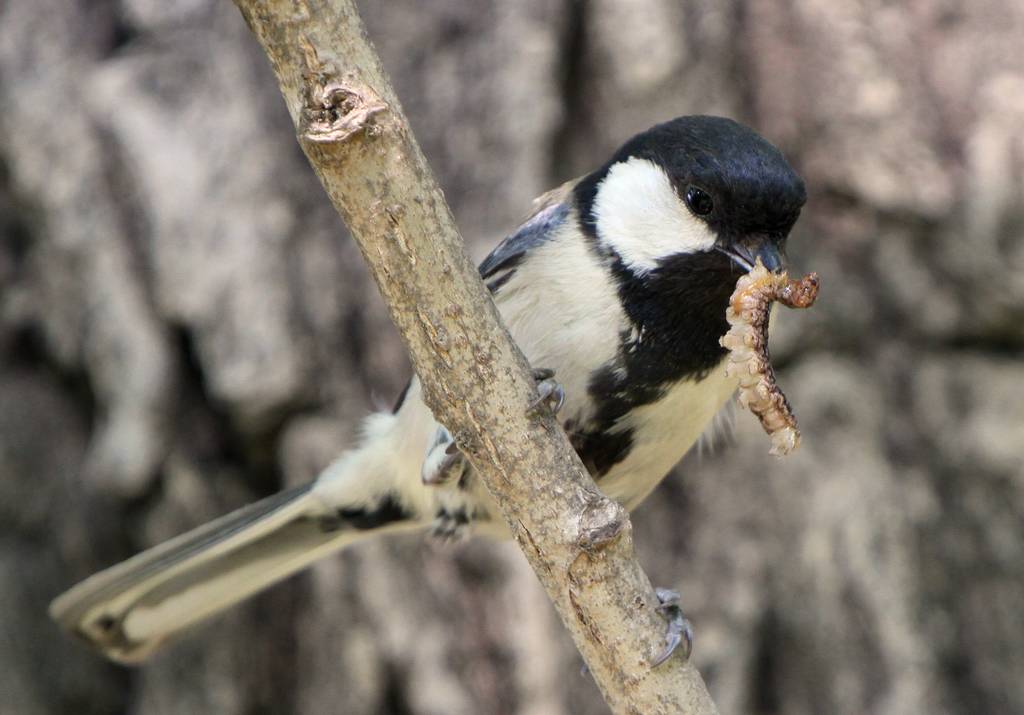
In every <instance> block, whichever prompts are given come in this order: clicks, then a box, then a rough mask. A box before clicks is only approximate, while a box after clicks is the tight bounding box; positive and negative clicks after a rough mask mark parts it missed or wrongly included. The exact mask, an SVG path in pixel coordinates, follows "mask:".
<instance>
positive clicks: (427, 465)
mask: <svg viewBox="0 0 1024 715" xmlns="http://www.w3.org/2000/svg"><path fill="white" fill-rule="evenodd" d="M465 470H466V458H465V457H464V456H463V454H462V452H460V451H459V447H458V445H457V444H455V440H454V439H453V438H452V434H451V432H449V431H448V430H446V429H445V428H444V427H438V429H437V434H436V435H435V437H434V443H433V445H432V446H431V447H430V449H429V450H427V456H426V458H425V459H424V460H423V467H422V468H421V469H420V478H421V479H422V480H423V483H424V484H426V485H428V486H439V485H441V484H448V483H449V482H452V481H455V480H458V479H461V478H462V474H463V472H465Z"/></svg>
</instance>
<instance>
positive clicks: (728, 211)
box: [576, 116, 807, 272]
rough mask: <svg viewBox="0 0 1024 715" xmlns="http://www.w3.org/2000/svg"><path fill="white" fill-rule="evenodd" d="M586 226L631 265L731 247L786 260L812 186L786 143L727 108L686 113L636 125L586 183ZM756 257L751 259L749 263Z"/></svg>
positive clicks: (645, 266) (776, 261)
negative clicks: (710, 113)
mask: <svg viewBox="0 0 1024 715" xmlns="http://www.w3.org/2000/svg"><path fill="white" fill-rule="evenodd" d="M576 195H577V200H578V202H579V205H580V209H581V211H580V213H581V218H582V220H583V223H584V227H585V229H586V230H588V231H589V232H590V233H591V234H592V235H593V237H594V238H596V239H598V241H599V242H600V244H601V245H602V246H603V247H605V248H606V249H608V250H610V251H612V252H614V253H616V254H617V255H619V256H620V257H621V258H622V259H623V262H624V263H625V264H626V265H627V267H631V268H633V269H635V270H636V271H637V272H644V271H649V270H651V269H653V268H654V267H655V265H656V264H658V263H660V262H662V261H664V260H665V259H668V258H670V257H671V256H673V255H675V254H679V253H697V252H701V251H707V250H716V251H724V252H726V253H728V254H731V255H732V258H733V259H734V261H735V262H736V263H737V264H739V265H741V266H744V267H746V268H749V267H750V265H752V264H753V261H754V259H755V258H756V257H758V256H760V257H761V258H762V260H763V262H764V263H765V266H766V267H768V268H769V269H777V268H780V267H781V266H782V254H783V251H784V248H785V240H786V237H787V236H788V235H789V231H790V229H791V228H792V227H793V224H794V223H795V222H796V219H797V217H798V216H799V215H800V209H801V207H802V206H803V204H804V202H805V200H806V198H807V194H806V191H805V190H804V182H803V180H801V178H800V177H799V176H798V175H797V173H796V172H795V171H793V169H792V168H791V167H790V166H789V164H788V163H787V162H786V160H785V158H784V157H783V156H782V153H781V152H780V151H779V150H778V149H776V148H775V147H774V146H772V145H771V144H770V143H768V142H767V141H766V140H764V139H763V138H761V137H760V136H759V135H757V134H756V133H754V132H753V131H752V130H750V129H748V128H747V127H744V126H743V125H742V124H739V123H737V122H734V121H733V120H731V119H725V118H723V117H707V116H695V117H679V118H678V119H673V120H672V121H669V122H665V123H664V124H658V125H657V126H654V127H652V128H651V129H648V130H647V131H646V132H643V133H641V134H638V135H636V136H635V137H633V138H632V139H630V140H629V141H628V142H626V143H625V144H624V145H623V146H622V148H620V149H619V150H618V151H617V152H616V153H615V155H614V156H612V158H611V159H610V160H609V161H608V163H607V164H605V165H604V166H603V167H601V168H600V169H598V170H597V171H596V172H594V173H593V174H591V175H590V176H588V177H586V178H585V179H584V180H583V181H581V182H580V184H579V185H578V186H577V189H576ZM744 264H747V265H744Z"/></svg>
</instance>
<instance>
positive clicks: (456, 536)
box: [430, 509, 469, 542]
mask: <svg viewBox="0 0 1024 715" xmlns="http://www.w3.org/2000/svg"><path fill="white" fill-rule="evenodd" d="M430 535H431V536H433V537H434V538H435V539H439V540H441V541H445V542H454V541H461V540H462V539H464V538H466V536H468V535H469V515H468V514H466V511H465V510H464V509H456V510H454V511H447V510H441V511H440V512H438V514H437V518H436V519H434V524H433V526H432V527H431V529H430Z"/></svg>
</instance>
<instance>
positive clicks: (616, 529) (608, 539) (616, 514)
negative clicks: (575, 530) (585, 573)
mask: <svg viewBox="0 0 1024 715" xmlns="http://www.w3.org/2000/svg"><path fill="white" fill-rule="evenodd" d="M627 529H629V514H627V513H626V510H625V509H624V508H623V507H622V505H621V504H619V503H618V502H616V501H612V500H611V499H608V498H607V497H596V498H594V499H592V500H591V501H590V502H588V503H587V505H586V506H585V507H583V512H582V513H581V514H580V520H579V535H578V536H577V539H576V544H577V545H578V546H579V547H580V548H581V549H583V550H584V551H587V552H593V551H598V550H600V549H604V548H607V547H608V546H610V545H612V544H613V543H614V542H615V541H617V540H618V539H619V538H620V537H621V536H622V534H623V533H625V532H626V530H627Z"/></svg>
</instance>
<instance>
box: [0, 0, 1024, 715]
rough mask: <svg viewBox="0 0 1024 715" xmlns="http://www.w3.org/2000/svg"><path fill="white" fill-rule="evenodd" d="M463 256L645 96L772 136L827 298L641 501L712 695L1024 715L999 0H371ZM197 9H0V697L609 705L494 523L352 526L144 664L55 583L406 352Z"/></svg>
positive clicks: (125, 543) (283, 127) (50, 702)
mask: <svg viewBox="0 0 1024 715" xmlns="http://www.w3.org/2000/svg"><path fill="white" fill-rule="evenodd" d="M362 10H363V13H364V17H365V19H366V21H367V24H368V26H369V31H370V34H371V35H372V36H373V37H374V38H375V39H376V41H377V44H378V49H379V50H380V51H381V54H382V56H383V59H384V65H385V68H386V69H387V70H388V72H389V73H390V74H391V76H392V77H393V79H394V81H395V83H396V89H397V92H398V94H399V96H401V97H402V100H403V105H404V108H405V110H406V112H407V114H408V115H409V117H410V120H411V122H412V125H413V129H414V130H415V132H416V135H417V137H418V138H419V139H420V141H421V143H422V145H423V149H424V153H425V154H426V156H427V158H428V159H429V161H430V163H431V165H432V166H433V167H434V168H435V170H437V172H438V174H439V180H440V183H441V185H442V186H443V187H444V188H445V191H446V195H447V197H448V199H449V201H450V203H451V204H452V207H453V210H454V213H455V216H456V218H457V220H458V223H459V225H460V227H461V228H462V229H463V232H464V234H465V235H466V236H467V237H468V238H469V239H470V240H471V241H472V242H473V243H472V246H471V249H472V251H473V252H474V254H475V255H476V256H478V257H479V256H482V255H483V254H484V253H485V252H486V250H487V248H488V247H489V246H491V245H493V244H494V242H495V241H497V240H498V239H499V238H500V237H501V235H502V233H503V232H504V231H506V230H508V229H509V228H510V227H511V226H513V225H514V224H515V222H516V221H517V219H519V218H520V217H521V216H522V215H523V213H524V212H525V211H526V209H527V207H528V205H529V200H530V198H532V196H534V195H536V194H539V193H540V192H542V191H543V190H545V189H547V188H550V187H551V186H553V185H555V184H556V183H557V182H559V181H560V180H563V179H566V178H569V177H570V176H573V175H575V174H577V173H579V172H581V171H585V170H587V169H588V168H591V167H593V166H594V165H595V163H596V162H598V161H600V160H601V159H602V158H603V157H604V156H605V154H606V153H607V151H608V150H610V149H611V148H613V147H614V145H615V144H616V143H617V142H618V141H620V140H621V139H623V138H624V137H625V136H627V135H628V134H630V133H631V132H633V131H636V130H640V129H642V128H645V127H646V126H647V125H649V124H651V123H652V122H654V121H656V120H659V119H664V118H667V117H669V116H671V115H675V114H682V113H692V112H714V113H726V114H730V115H733V116H735V117H737V118H740V119H743V120H745V121H747V122H748V123H750V124H752V125H754V126H756V127H758V128H759V129H760V130H761V131H762V132H763V133H765V134H766V135H767V136H769V137H770V138H772V139H773V140H775V141H776V142H778V143H780V144H781V145H782V146H783V148H784V149H785V150H786V151H787V153H788V155H789V156H790V157H791V158H792V159H793V162H794V163H795V164H796V165H797V166H798V167H799V169H800V170H801V171H802V172H803V174H804V176H805V178H806V179H807V181H808V185H809V187H810V189H811V200H810V204H809V206H808V209H807V211H806V212H805V216H804V218H803V219H802V220H801V223H800V225H799V227H798V231H797V233H796V235H794V237H793V241H792V244H791V247H790V255H791V258H792V260H793V262H794V264H795V268H796V269H797V270H798V271H800V272H802V271H805V270H816V271H818V272H819V273H820V274H821V276H822V285H823V291H822V294H821V296H820V298H819V300H818V304H817V305H816V306H815V308H814V309H813V310H812V311H809V312H807V313H805V314H793V315H787V314H782V315H781V316H780V320H779V323H778V325H777V327H776V330H775V335H774V338H773V339H774V344H773V357H774V359H775V361H776V364H777V365H778V366H779V367H780V369H779V380H780V382H781V384H782V385H783V387H784V388H785V390H786V392H787V395H788V396H789V397H790V399H791V400H792V402H793V404H794V407H795V409H796V411H797V414H798V416H799V417H800V420H801V425H802V428H803V433H804V434H803V445H802V447H801V450H800V453H798V454H797V455H795V456H794V457H792V458H789V459H788V460H786V461H776V460H773V459H770V458H769V457H768V456H767V454H766V444H765V439H764V436H763V434H761V433H760V428H759V427H758V426H757V424H756V421H754V420H751V419H750V418H749V415H742V414H741V415H738V417H740V418H744V419H738V420H737V423H736V429H735V437H734V438H733V439H731V440H728V441H729V442H730V443H731V444H727V445H726V446H722V447H719V448H716V449H715V450H714V451H713V452H712V453H711V454H708V453H705V455H704V456H703V458H698V457H697V456H696V455H694V456H692V457H691V458H688V459H687V460H686V461H685V462H684V464H683V465H682V467H681V468H680V469H679V470H678V471H679V474H678V475H677V476H676V477H674V478H673V479H671V480H669V482H668V483H666V484H665V485H664V486H663V487H661V488H660V489H659V491H658V492H656V493H655V495H654V496H653V497H652V498H651V499H650V500H649V501H648V503H647V504H646V505H644V506H643V507H642V508H641V509H640V510H639V511H638V512H637V514H636V516H635V518H634V519H633V522H634V525H635V532H636V533H635V535H634V537H635V540H636V543H637V547H638V549H639V551H640V554H641V557H642V561H643V562H644V563H645V565H646V566H647V567H648V572H649V573H650V574H651V576H652V578H653V579H654V580H655V581H656V582H657V583H659V584H661V585H673V586H677V587H679V588H680V589H681V591H682V593H683V600H684V605H685V606H686V609H687V612H688V614H689V615H690V616H691V618H692V619H693V620H694V621H695V626H696V629H697V642H696V650H695V654H694V658H695V662H696V664H697V666H698V667H699V668H700V670H701V672H702V673H704V674H705V677H706V678H707V680H708V684H709V687H710V689H711V691H712V694H713V695H714V696H715V699H716V701H717V702H718V704H719V706H720V707H721V709H722V711H723V712H751V713H770V712H786V713H817V712H847V713H859V712H871V713H905V712H919V711H929V712H937V713H944V712H949V713H955V712H972V713H975V712H977V713H981V712H990V713H1002V712H1005V713H1014V712H1020V711H1021V710H1024V682H1022V681H1021V679H1020V677H1019V674H1020V673H1021V672H1022V671H1024V629H1021V628H1020V615H1019V604H1020V603H1021V602H1024V566H1022V564H1024V527H1022V524H1021V519H1020V516H1019V515H1020V512H1021V510H1022V504H1024V476H1022V475H1024V463H1022V456H1021V449H1020V445H1021V444H1022V443H1024V402H1022V401H1021V399H1020V394H1021V388H1020V386H1021V384H1022V382H1024V367H1022V361H1021V357H1022V352H1024V307H1022V306H1024V283H1022V281H1021V278H1020V276H1021V275H1024V272H1022V269H1024V230H1022V226H1024V209H1022V208H1021V206H1022V205H1024V144H1022V140H1021V138H1020V132H1019V127H1020V126H1022V125H1024V104H1022V101H1021V97H1022V96H1024V60H1022V59H1021V57H1020V52H1019V45H1020V38H1021V36H1022V35H1024V16H1022V10H1021V7H1020V4H1019V3H1016V2H1012V1H1011V0H986V1H985V2H977V3H970V4H963V5H962V6H955V7H954V6H952V5H949V4H945V3H939V2H920V3H909V4H902V5H891V6H882V5H874V4H867V3H864V4H856V3H838V2H831V1H826V0H808V1H806V2H801V3H797V2H768V1H767V0H755V1H754V2H738V1H737V2H730V1H727V2H712V1H711V0H707V1H706V2H692V3H691V2H687V3H682V4H681V3H677V2H674V1H673V2H670V1H668V0H637V1H636V2H631V3H624V2H611V1H610V0H609V1H608V2H589V3H578V2H571V1H569V0H566V1H565V2H558V3H552V2H523V3H501V2H493V3H465V2H456V1H455V0H451V1H450V2H446V1H440V0H439V1H438V2H430V3H423V2H412V1H411V0H410V1H408V2H387V3H364V7H363V8H362ZM336 231H337V218H336V216H335V214H334V212H333V210H332V209H331V207H330V206H329V204H328V203H327V201H326V198H325V197H324V196H323V192H322V190H321V188H320V186H319V184H318V183H317V181H316V179H315V177H313V176H312V174H311V173H310V171H309V169H308V165H307V163H306V161H305V159H304V157H303V156H302V155H301V153H300V152H299V151H298V149H297V147H296V144H295V141H294V139H293V129H292V126H291V122H290V119H289V117H288V114H287V112H286V110H285V107H284V105H283V103H282V102H281V100H280V96H279V94H278V91H277V89H276V87H275V84H274V80H273V77H272V73H271V71H270V69H269V67H268V66H267V64H266V62H265V60H264V58H263V56H262V53H261V51H260V49H259V48H258V47H257V46H256V44H255V42H254V41H253V39H252V37H251V35H250V33H249V31H248V29H247V28H246V27H245V24H244V22H243V21H242V20H241V18H240V17H239V15H238V12H237V11H236V10H235V9H234V8H233V7H232V6H231V5H230V4H228V3H224V2H213V1H212V0H188V1H182V2H178V3H174V4H170V3H162V2H155V1H154V0H123V1H122V2H88V3H87V2H71V1H69V0H60V1H59V2H58V1H57V0H7V1H6V2H5V3H3V4H0V516H2V519H0V525H2V526H0V528H2V532H0V533H2V538H0V562H2V568H0V580H2V583H0V703H3V705H2V706H0V709H2V710H4V712H6V711H7V710H8V709H9V710H10V711H11V712H17V713H29V714H32V713H58V712H61V713H62V712H76V713H106V712H123V711H129V712H139V713H141V712H145V713H161V712H221V713H250V712H268V711H269V712H303V713H312V712H332V711H333V712H345V713H368V714H369V713H403V714H404V713H467V714H469V713H516V714H517V715H519V714H524V713H530V714H531V715H539V714H540V713H570V712H571V713H580V712H582V713H589V712H601V710H602V707H603V706H602V705H601V700H600V696H599V694H598V692H597V690H596V688H595V687H594V686H593V684H592V682H591V681H590V679H589V678H586V677H581V676H579V658H578V656H577V655H576V654H575V650H574V648H573V647H572V645H571V643H570V642H569V639H568V638H567V637H566V636H565V634H564V631H563V630H562V629H561V626H560V625H559V624H558V622H557V619H556V617H555V615H554V612H553V611H552V610H551V608H550V606H548V605H547V602H546V598H545V597H544V595H543V593H542V592H541V590H540V588H539V587H538V586H537V585H536V581H535V579H534V577H533V575H532V572H531V571H530V570H529V568H528V567H527V566H526V564H525V562H524V561H523V559H522V557H521V556H520V555H519V553H518V550H517V548H516V547H515V545H514V544H491V543H487V542H472V543H469V544H465V545H462V546H458V547H455V548H444V547H440V546H437V545H434V544H431V543H429V542H423V541H421V540H419V539H416V538H403V539H396V540H392V541H388V542H380V543H373V544H367V545H365V546H364V547H361V548H359V549H356V550H353V551H351V552H349V553H346V554H344V555H343V556H342V557H341V558H339V559H335V560H332V561H330V562H328V563H325V564H323V565H322V566H320V567H318V568H317V569H315V570H314V571H313V572H312V573H310V574H309V575H307V576H303V577H301V578H298V579H295V580H294V581H292V582H290V583H289V584H286V585H284V586H282V587H280V588H277V589H275V590H273V591H271V592H270V593H268V594H266V595H265V596H263V597H260V598H258V599H256V600H255V601H254V602H253V603H251V604H250V605H248V606H246V607H244V608H242V609H240V610H237V611H235V612H233V613H232V614H231V615H229V616H227V617H225V618H224V619H222V620H220V621H218V622H216V623H213V624H211V625H210V626H209V627H206V628H204V629H202V630H201V631H199V632H197V633H196V634H195V635H194V636H193V637H191V638H189V639H188V640H187V641H185V642H183V643H182V644H181V645H180V646H178V647H177V648H176V649H175V650H173V651H171V652H168V653H167V654H166V655H165V656H163V657H161V658H160V659H159V660H157V661H156V662H155V663H153V664H152V665H150V666H147V667H146V668H144V669H139V670H131V671H128V670H123V669H120V668H118V667H116V666H111V665H107V664H105V663H103V662H101V661H100V660H98V659H96V658H95V657H94V656H93V655H92V654H90V653H88V652H86V651H85V650H84V649H83V648H81V647H79V646H78V645H76V644H74V643H72V642H69V641H67V640H65V639H64V638H63V637H61V636H60V635H59V634H58V632H57V630H56V628H55V627H54V626H52V625H51V624H49V623H48V621H47V620H46V618H45V605H46V603H47V602H48V600H49V599H50V598H51V597H52V596H53V595H54V594H56V593H57V592H58V591H60V590H61V589H63V588H64V587H66V586H67V585H69V584H70V583H71V582H72V581H74V580H76V579H78V578H81V577H84V576H85V575H87V574H88V573H90V572H92V571H93V570H95V569H97V568H100V567H102V566H104V565H107V564H110V563H112V562H113V561H116V560H117V559H119V558H122V557H124V556H126V555H128V554H129V553H131V552H133V551H135V550H138V549H140V548H142V547H144V546H147V545H150V544H152V543H155V542H156V541H158V540H160V539H163V538H166V537H168V536H171V535H173V534H175V533H178V532H180V531H182V530H184V529H186V528H188V527H190V526H193V525H195V524H197V523H199V522H200V521H202V520H204V519H207V518H210V517H213V516H215V515H217V514H219V513H222V512H224V511H226V510H228V509H230V508H232V507H234V506H237V505H240V504H241V503H243V502H245V501H246V500H248V499H250V498H252V497H253V496H257V495H260V494H266V493H269V492H270V491H272V490H273V489H275V488H277V487H278V486H281V485H283V484H291V483H297V482H299V481H302V480H305V479H307V478H309V477H310V476H311V475H312V474H313V473H314V472H315V471H316V470H317V469H318V468H319V467H320V466H322V464H323V463H324V462H325V461H326V460H327V459H329V457H330V456H331V455H332V454H333V453H334V452H335V451H336V450H337V449H338V448H339V447H341V446H343V445H345V444H346V443H348V442H350V441H351V439H352V435H353V430H354V429H355V428H356V425H357V420H358V417H359V416H360V415H361V414H363V413H364V412H365V410H366V409H367V407H368V406H369V405H372V404H375V403H386V402H390V400H391V399H392V397H393V396H394V395H395V394H397V391H398V389H400V387H401V383H402V382H403V381H404V379H405V377H406V375H407V374H408V373H407V370H408V368H407V366H406V364H405V362H404V360H405V359H404V350H403V348H402V346H401V344H400V342H399V340H398V337H397V334H396V333H395V331H394V329H393V328H391V327H390V323H389V320H388V317H387V313H386V311H385V310H384V307H383V304H382V303H381V302H380V300H379V298H377V297H376V296H375V294H374V289H373V287H372V284H371V282H370V281H369V278H368V277H367V275H366V274H365V272H364V268H363V264H362V261H361V258H360V257H359V255H358V250H357V248H356V246H355V244H354V243H349V244H344V243H341V242H338V241H337V240H336V239H337V234H336Z"/></svg>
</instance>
